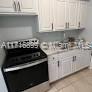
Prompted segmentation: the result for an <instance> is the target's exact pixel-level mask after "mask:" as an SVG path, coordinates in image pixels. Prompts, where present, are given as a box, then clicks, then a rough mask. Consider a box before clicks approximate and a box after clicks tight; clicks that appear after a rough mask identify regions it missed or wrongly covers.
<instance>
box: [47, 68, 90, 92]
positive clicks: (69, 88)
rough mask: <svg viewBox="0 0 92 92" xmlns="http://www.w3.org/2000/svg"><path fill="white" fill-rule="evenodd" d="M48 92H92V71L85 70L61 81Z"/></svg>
mask: <svg viewBox="0 0 92 92" xmlns="http://www.w3.org/2000/svg"><path fill="white" fill-rule="evenodd" d="M48 92H92V70H89V69H84V70H82V71H80V72H77V73H75V74H73V75H71V76H68V77H66V78H64V79H61V80H59V81H57V82H56V83H54V84H52V85H51V89H50V90H49V91H48Z"/></svg>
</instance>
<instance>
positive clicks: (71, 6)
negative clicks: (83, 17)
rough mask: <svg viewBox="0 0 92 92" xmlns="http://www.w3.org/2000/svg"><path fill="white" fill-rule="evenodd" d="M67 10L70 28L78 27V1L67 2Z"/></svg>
mask: <svg viewBox="0 0 92 92" xmlns="http://www.w3.org/2000/svg"><path fill="white" fill-rule="evenodd" d="M67 10H68V16H67V17H68V28H69V29H76V28H78V27H77V11H78V7H77V2H76V1H72V0H69V2H68V3H67Z"/></svg>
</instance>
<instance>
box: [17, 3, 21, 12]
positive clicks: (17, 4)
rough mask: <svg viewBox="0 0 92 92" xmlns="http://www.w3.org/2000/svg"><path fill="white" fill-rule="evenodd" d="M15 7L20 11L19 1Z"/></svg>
mask: <svg viewBox="0 0 92 92" xmlns="http://www.w3.org/2000/svg"><path fill="white" fill-rule="evenodd" d="M17 8H18V11H21V9H20V3H19V2H18V4H17Z"/></svg>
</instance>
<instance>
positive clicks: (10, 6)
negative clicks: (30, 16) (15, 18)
mask: <svg viewBox="0 0 92 92" xmlns="http://www.w3.org/2000/svg"><path fill="white" fill-rule="evenodd" d="M14 7H15V5H14V1H13V0H0V12H14Z"/></svg>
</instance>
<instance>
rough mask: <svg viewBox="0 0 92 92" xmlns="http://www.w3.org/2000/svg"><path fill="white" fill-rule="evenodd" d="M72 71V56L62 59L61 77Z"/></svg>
mask: <svg viewBox="0 0 92 92" xmlns="http://www.w3.org/2000/svg"><path fill="white" fill-rule="evenodd" d="M71 73H72V57H70V58H67V59H65V60H63V61H62V77H65V76H67V75H69V74H71Z"/></svg>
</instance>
